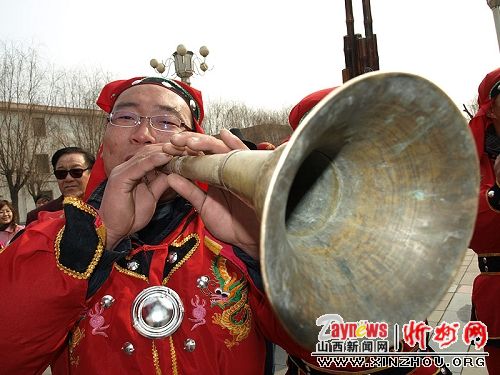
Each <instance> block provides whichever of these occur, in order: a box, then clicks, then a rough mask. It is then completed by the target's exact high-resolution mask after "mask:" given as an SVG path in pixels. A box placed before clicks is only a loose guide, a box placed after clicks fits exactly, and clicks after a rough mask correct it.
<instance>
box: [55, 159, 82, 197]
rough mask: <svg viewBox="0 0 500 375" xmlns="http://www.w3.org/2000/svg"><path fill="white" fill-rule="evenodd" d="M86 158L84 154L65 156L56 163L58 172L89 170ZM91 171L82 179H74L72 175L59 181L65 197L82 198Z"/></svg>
mask: <svg viewBox="0 0 500 375" xmlns="http://www.w3.org/2000/svg"><path fill="white" fill-rule="evenodd" d="M87 168H88V165H87V163H86V162H85V157H84V156H83V155H82V154H64V155H62V156H61V157H60V158H59V160H58V161H57V163H56V168H55V169H56V170H66V171H69V170H71V169H87ZM89 177H90V170H86V171H84V172H83V174H82V177H79V178H75V177H72V176H71V174H70V173H68V174H67V175H66V177H65V178H64V179H62V180H57V185H59V190H60V191H61V194H62V195H64V196H65V197H76V198H82V197H83V194H84V193H85V188H86V187H87V183H88V182H89Z"/></svg>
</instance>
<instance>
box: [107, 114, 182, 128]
mask: <svg viewBox="0 0 500 375" xmlns="http://www.w3.org/2000/svg"><path fill="white" fill-rule="evenodd" d="M142 119H147V120H149V125H151V127H152V128H153V129H155V130H158V131H161V132H170V133H180V132H182V131H185V130H188V131H189V130H191V129H189V128H188V127H187V126H186V124H185V123H183V122H182V121H181V119H180V118H179V117H177V116H175V115H159V116H139V115H138V114H137V113H133V112H123V111H118V112H112V113H111V114H110V115H109V123H110V124H111V125H114V126H118V127H121V128H134V127H136V126H139V125H140V124H141V121H142Z"/></svg>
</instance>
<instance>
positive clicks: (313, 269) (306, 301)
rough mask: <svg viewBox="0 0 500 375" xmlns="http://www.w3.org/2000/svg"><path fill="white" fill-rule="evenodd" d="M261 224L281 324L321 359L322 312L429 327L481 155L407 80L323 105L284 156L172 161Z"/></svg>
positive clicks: (459, 245)
mask: <svg viewBox="0 0 500 375" xmlns="http://www.w3.org/2000/svg"><path fill="white" fill-rule="evenodd" d="M166 170H167V171H168V172H172V171H173V172H175V173H179V174H181V175H183V176H185V177H187V178H191V179H196V180H200V181H205V182H207V183H209V184H213V185H218V186H223V187H225V188H227V189H228V190H230V191H231V192H233V193H235V194H237V195H239V196H240V197H242V198H244V199H245V200H247V201H248V202H250V203H251V204H252V205H253V206H254V207H255V209H256V212H257V213H258V215H260V218H261V223H262V227H261V240H260V241H261V242H260V248H261V270H262V274H263V279H264V286H265V291H266V294H267V296H268V298H269V300H270V302H271V304H272V306H273V308H274V310H275V312H276V313H277V315H278V317H279V318H280V320H281V322H282V323H283V325H284V326H285V327H286V329H287V330H288V331H289V333H290V334H291V335H292V337H293V338H294V339H295V340H296V341H297V342H299V343H301V344H303V345H305V346H306V347H307V348H310V349H311V350H314V348H315V344H316V343H317V341H318V333H319V330H320V328H321V327H318V326H317V325H316V319H317V318H318V317H319V316H321V315H323V314H334V313H336V314H340V315H341V316H342V317H343V319H344V321H349V322H357V321H361V320H368V321H371V322H380V321H385V322H387V323H388V324H389V327H391V328H392V327H394V324H396V323H397V324H399V327H402V325H403V324H405V323H408V322H409V321H410V320H412V319H414V320H417V321H421V320H424V319H425V318H426V317H427V316H428V314H430V313H431V312H432V311H433V309H434V308H435V306H436V305H437V304H438V302H439V301H440V300H441V298H442V296H443V295H444V294H445V292H446V291H447V290H448V288H449V286H450V284H451V282H452V280H453V277H454V275H455V272H456V270H457V269H458V268H459V266H460V265H461V263H462V260H463V256H464V254H465V250H466V249H467V247H468V243H469V240H470V237H471V235H472V230H473V225H474V221H475V215H476V210H477V201H478V186H479V168H478V161H477V156H476V151H475V145H474V142H473V140H472V137H471V135H470V133H469V130H468V127H467V123H466V120H465V118H464V117H463V116H462V114H461V112H460V111H459V109H458V107H457V106H456V105H455V104H454V103H453V102H452V101H451V100H450V98H449V97H448V96H447V95H446V94H445V93H444V92H443V91H442V90H441V89H440V88H438V87H437V86H435V85H434V84H433V83H431V82H429V81H428V80H426V79H424V78H421V77H419V76H416V75H412V74H408V73H381V72H375V73H369V74H365V75H362V76H360V77H357V78H355V79H352V80H351V81H349V82H348V83H346V84H345V85H343V86H342V87H341V88H339V89H337V90H335V91H334V92H332V93H331V94H330V95H329V96H327V97H326V98H325V99H323V100H322V101H321V102H320V103H319V104H318V105H317V106H316V107H315V108H314V109H313V110H312V111H311V112H310V113H309V114H308V115H307V117H306V118H305V119H304V121H303V123H302V124H301V126H300V127H299V128H298V129H297V130H296V132H295V133H294V134H293V136H292V137H291V139H290V141H289V142H288V143H287V144H286V145H284V146H282V147H280V148H279V149H277V150H275V151H236V152H232V153H230V154H227V155H210V156H201V157H179V158H174V160H172V161H171V162H170V163H169V164H168V165H167V167H166Z"/></svg>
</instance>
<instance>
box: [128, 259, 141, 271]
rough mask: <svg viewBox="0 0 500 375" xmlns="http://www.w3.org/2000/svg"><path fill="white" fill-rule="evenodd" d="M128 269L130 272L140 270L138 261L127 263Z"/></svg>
mask: <svg viewBox="0 0 500 375" xmlns="http://www.w3.org/2000/svg"><path fill="white" fill-rule="evenodd" d="M127 268H128V269H129V270H130V271H136V270H137V269H138V268H139V262H138V261H136V260H131V261H130V262H128V263H127Z"/></svg>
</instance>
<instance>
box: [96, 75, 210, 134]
mask: <svg viewBox="0 0 500 375" xmlns="http://www.w3.org/2000/svg"><path fill="white" fill-rule="evenodd" d="M144 84H153V85H159V86H163V87H165V88H166V89H168V90H170V91H173V92H175V93H176V94H177V95H179V96H180V97H181V98H182V99H184V100H185V101H186V103H187V105H188V106H189V109H190V110H191V114H192V115H193V122H194V124H195V130H196V132H198V133H203V128H202V127H201V122H202V121H203V115H204V112H203V99H202V97H201V92H200V91H198V90H196V89H194V88H192V87H191V86H189V85H187V84H185V83H184V82H180V81H176V80H173V79H168V78H163V77H134V78H130V79H126V80H119V81H113V82H110V83H108V84H107V85H106V86H104V87H103V89H102V90H101V93H100V94H99V98H97V102H96V103H97V105H98V106H99V107H100V108H101V109H102V110H104V111H105V112H106V113H111V111H112V110H113V106H114V105H115V102H116V99H117V98H118V96H119V95H120V94H121V93H122V92H124V91H125V90H126V89H128V88H130V87H132V86H135V85H144Z"/></svg>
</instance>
